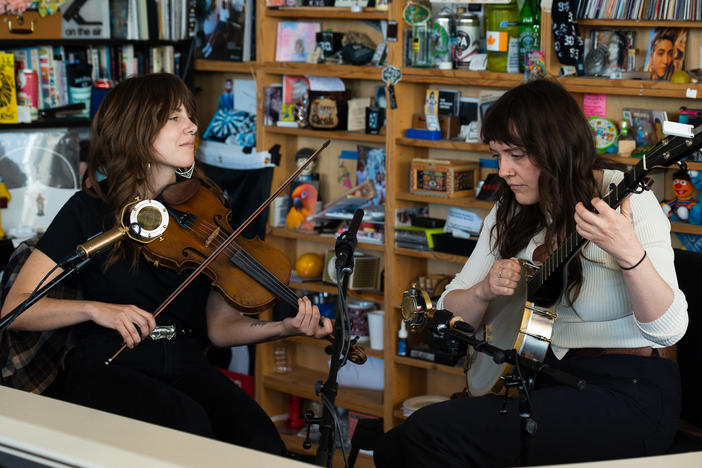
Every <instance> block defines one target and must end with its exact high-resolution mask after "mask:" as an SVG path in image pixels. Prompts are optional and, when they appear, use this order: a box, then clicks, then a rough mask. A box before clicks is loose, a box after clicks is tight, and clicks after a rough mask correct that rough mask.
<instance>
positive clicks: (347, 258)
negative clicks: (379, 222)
mask: <svg viewBox="0 0 702 468" xmlns="http://www.w3.org/2000/svg"><path fill="white" fill-rule="evenodd" d="M361 220H363V210H362V209H360V208H358V209H356V211H355V212H354V213H353V219H352V220H351V226H349V229H348V230H347V231H344V232H343V233H342V234H341V235H340V236H339V237H338V238H337V239H336V245H335V246H334V251H335V252H336V269H337V270H338V269H340V268H341V269H343V268H349V267H350V266H351V260H352V259H353V251H354V249H355V248H356V244H357V243H358V240H357V239H356V233H357V232H358V228H359V227H360V226H361Z"/></svg>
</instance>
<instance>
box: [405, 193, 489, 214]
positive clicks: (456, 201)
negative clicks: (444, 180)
mask: <svg viewBox="0 0 702 468" xmlns="http://www.w3.org/2000/svg"><path fill="white" fill-rule="evenodd" d="M395 198H396V199H398V200H405V201H414V202H420V203H431V204H436V205H449V206H455V207H458V208H474V209H479V210H491V209H492V207H493V205H494V204H495V203H494V202H490V201H483V200H476V199H475V198H472V197H471V198H467V197H461V198H441V197H425V196H424V195H417V194H414V193H409V192H400V193H398V194H396V195H395Z"/></svg>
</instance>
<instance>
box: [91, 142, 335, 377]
mask: <svg viewBox="0 0 702 468" xmlns="http://www.w3.org/2000/svg"><path fill="white" fill-rule="evenodd" d="M330 142H331V140H327V141H325V142H324V143H322V146H321V147H320V148H319V149H318V150H317V151H315V152H314V154H312V155H311V156H310V157H309V158H307V161H305V163H304V164H303V165H302V166H300V167H299V168H298V169H297V170H296V171H295V172H293V173H292V174H291V175H290V176H289V177H288V178H287V179H286V180H285V182H283V184H282V185H281V186H280V187H278V189H276V191H275V192H273V193H272V194H271V196H270V197H268V199H267V200H266V201H264V202H263V203H262V204H261V206H259V207H258V208H256V211H254V212H253V213H251V215H250V216H249V217H248V218H247V219H246V221H244V223H243V224H242V225H241V226H239V228H238V229H236V230H235V231H234V232H232V233H231V234H230V235H229V237H227V238H226V239H225V240H224V242H222V244H220V246H219V247H217V248H216V249H215V250H214V251H213V252H212V253H211V254H210V256H209V257H207V258H206V259H205V260H204V261H203V262H202V263H201V264H200V265H199V266H198V267H197V268H195V269H194V270H193V272H192V273H190V276H188V277H187V278H186V279H185V281H183V283H182V284H181V285H180V286H178V287H177V288H176V289H175V291H173V292H172V293H171V295H170V296H168V297H167V298H166V300H164V301H163V303H161V305H160V306H158V309H156V310H155V311H154V314H153V315H154V317H157V316H158V314H160V313H161V312H163V310H164V309H165V308H166V307H168V305H169V304H170V303H171V302H173V300H174V299H175V298H176V297H177V296H178V294H180V293H181V292H183V290H184V289H185V288H186V287H188V285H189V284H190V283H191V282H192V281H193V280H194V279H195V278H196V277H197V276H198V275H199V274H200V273H201V272H202V270H204V269H205V268H207V266H208V265H209V264H210V263H211V262H212V261H213V260H214V259H215V258H216V257H217V255H219V254H220V253H222V252H223V251H224V249H226V248H227V247H229V245H230V244H231V243H232V242H234V241H235V240H236V238H237V237H239V235H240V234H241V233H242V232H243V231H244V229H246V227H247V226H248V225H249V224H251V222H252V221H253V220H254V219H256V217H258V215H260V214H261V212H262V211H263V210H265V209H266V208H267V207H268V205H270V204H271V202H272V201H273V200H275V199H276V198H277V197H278V196H279V195H280V194H281V193H282V191H283V190H285V189H286V188H287V187H288V186H289V185H290V184H291V183H292V181H293V180H295V179H296V178H297V176H299V175H300V174H301V173H302V171H304V170H305V169H306V168H307V166H309V165H310V164H311V163H312V161H313V160H314V159H315V158H317V156H318V155H319V154H320V153H321V152H322V150H324V149H325V148H326V147H327V146H329V143H330ZM126 347H127V344H126V343H122V346H121V347H120V348H119V349H118V350H117V351H115V353H114V354H113V355H112V356H110V358H109V359H107V360H106V361H105V365H106V366H109V365H110V364H111V363H112V361H114V360H115V358H116V357H117V356H119V354H120V353H121V352H122V351H124V349H125V348H126Z"/></svg>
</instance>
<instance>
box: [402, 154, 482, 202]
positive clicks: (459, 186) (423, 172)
mask: <svg viewBox="0 0 702 468" xmlns="http://www.w3.org/2000/svg"><path fill="white" fill-rule="evenodd" d="M479 172H480V165H479V164H478V163H477V162H467V161H452V160H438V159H413V160H412V164H411V165H410V192H411V193H416V194H418V195H428V196H433V197H442V198H453V197H470V196H474V195H475V186H476V184H477V183H478V176H479Z"/></svg>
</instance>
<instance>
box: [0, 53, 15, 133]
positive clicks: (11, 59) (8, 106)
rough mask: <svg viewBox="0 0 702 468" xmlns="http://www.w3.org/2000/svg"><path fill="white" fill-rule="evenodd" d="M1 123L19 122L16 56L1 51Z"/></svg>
mask: <svg viewBox="0 0 702 468" xmlns="http://www.w3.org/2000/svg"><path fill="white" fill-rule="evenodd" d="M0 123H17V90H16V84H15V56H14V55H13V54H11V53H9V52H0Z"/></svg>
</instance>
